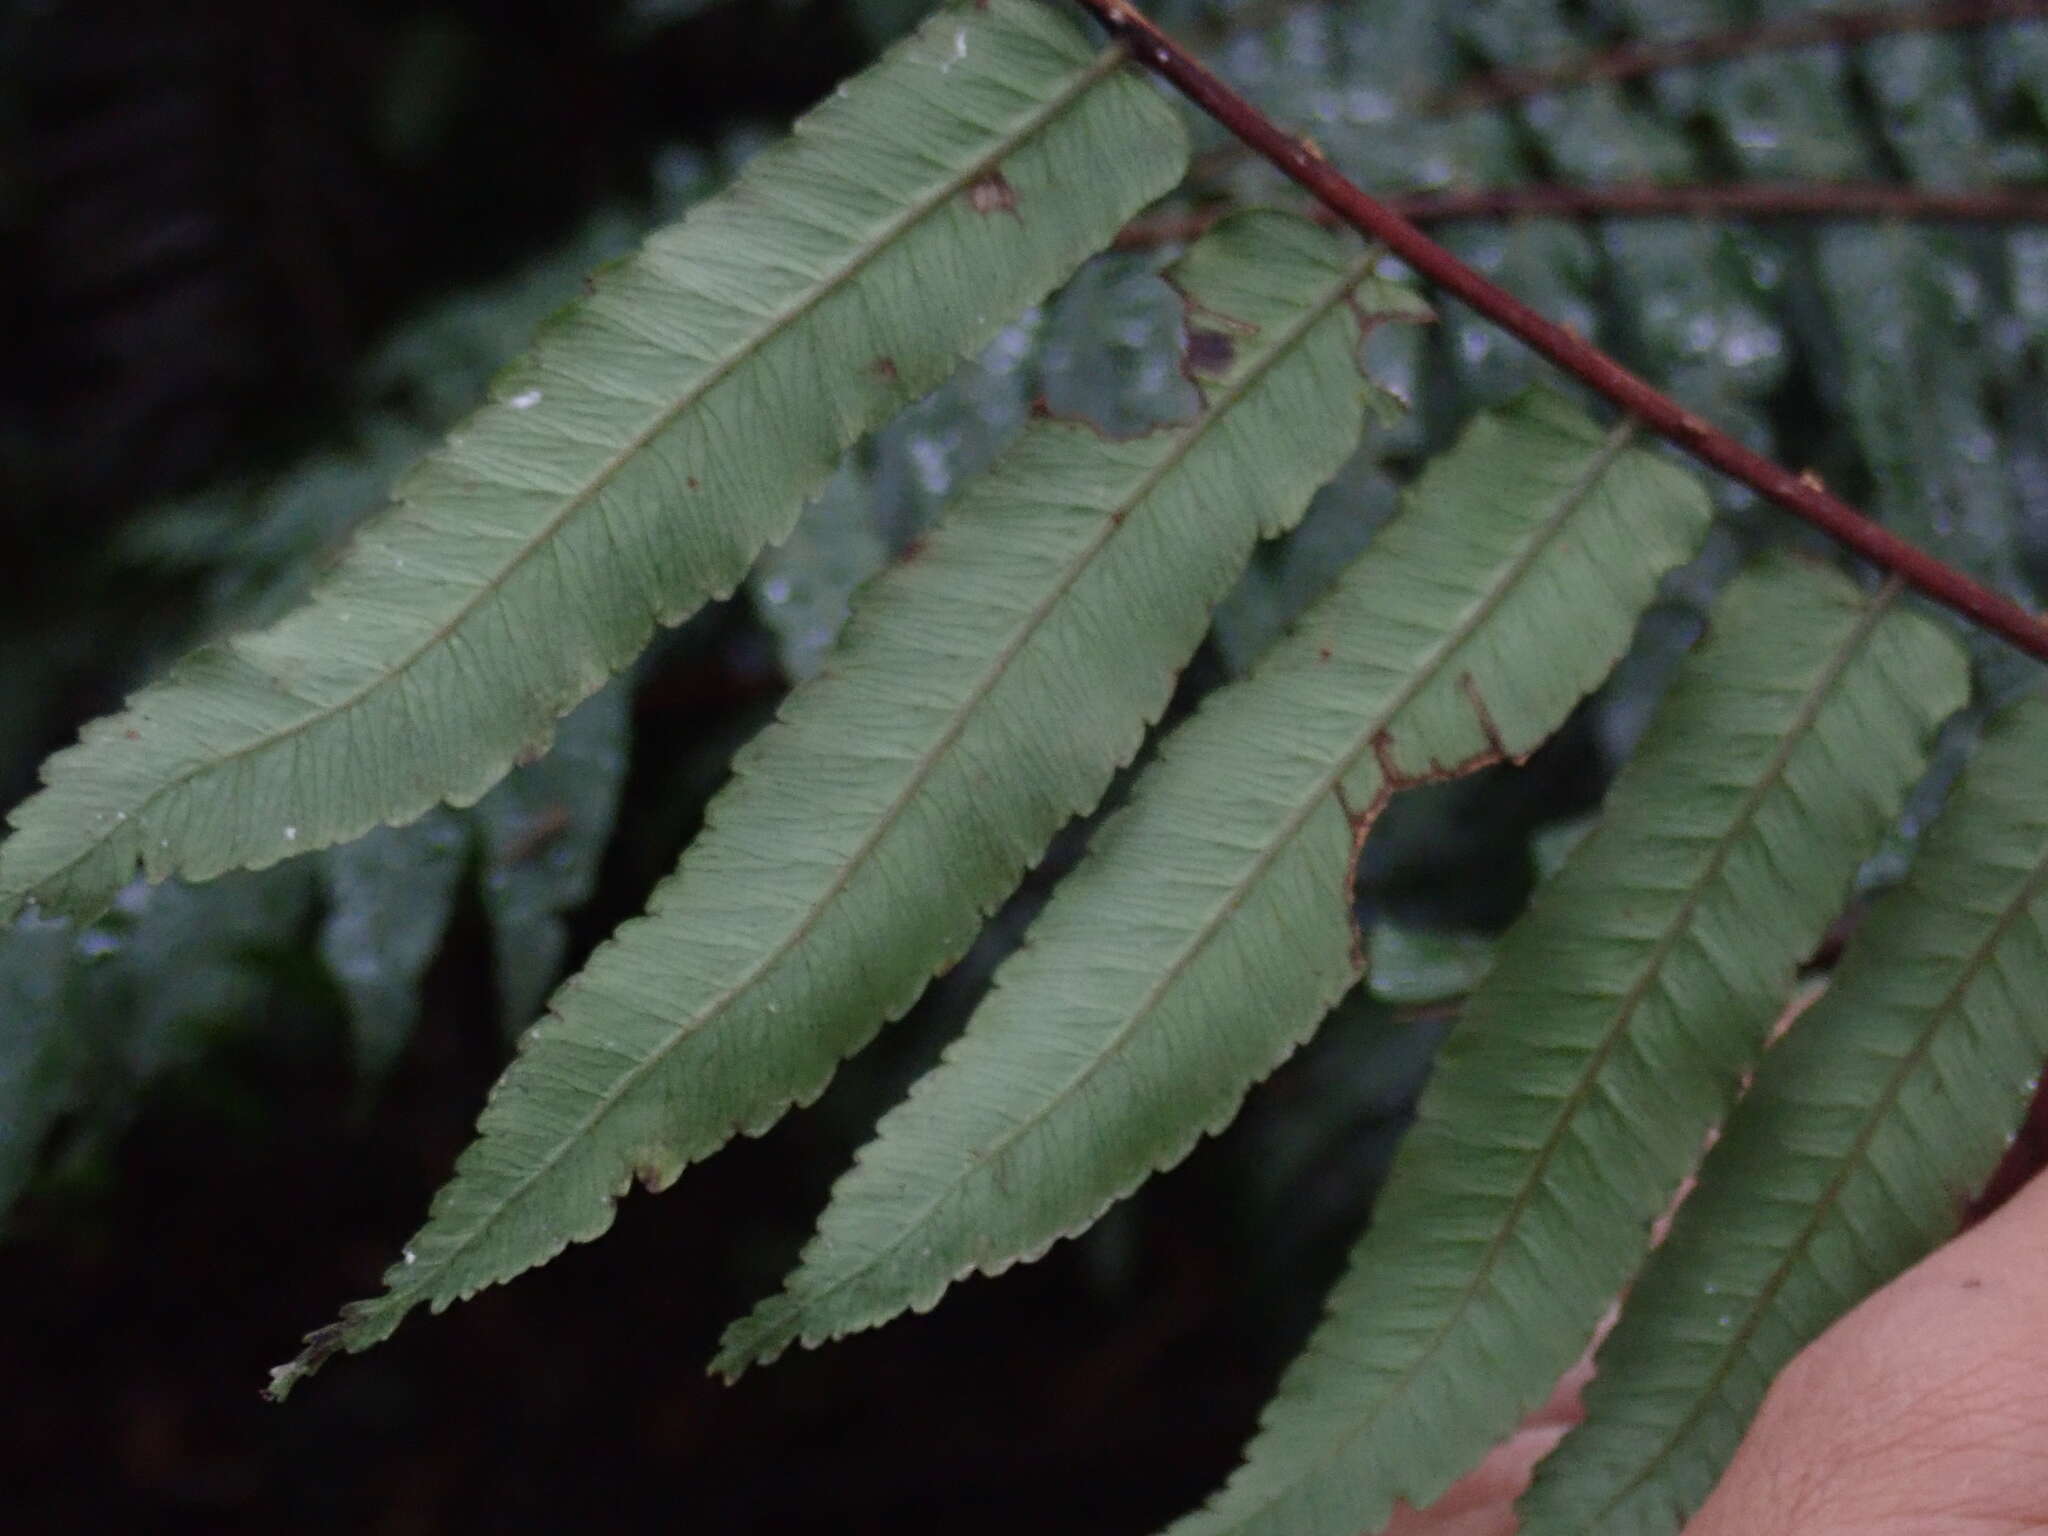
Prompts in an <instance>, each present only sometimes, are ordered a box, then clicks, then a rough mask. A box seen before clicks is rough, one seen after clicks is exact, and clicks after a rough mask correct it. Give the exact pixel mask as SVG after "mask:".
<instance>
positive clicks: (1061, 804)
mask: <svg viewBox="0 0 2048 1536" xmlns="http://www.w3.org/2000/svg"><path fill="white" fill-rule="evenodd" d="M1373 259H1374V258H1373V256H1372V255H1371V253H1366V252H1359V251H1355V250H1351V251H1347V250H1346V249H1345V248H1343V247H1341V246H1340V245H1339V244H1338V243H1337V242H1336V241H1335V240H1334V239H1332V238H1331V237H1330V236H1328V235H1325V234H1323V233H1321V232H1320V231H1317V230H1316V229H1314V228H1313V227H1312V226H1310V225H1308V224H1307V223H1305V222H1303V221H1301V220H1298V219H1294V218H1292V217H1289V216H1284V215H1279V214H1262V215H1261V214H1254V215H1248V216H1244V217H1241V218H1238V219H1234V220H1231V221H1229V222H1227V223H1226V224H1224V225H1222V226H1220V227H1219V228H1217V229H1216V230H1215V231H1213V232H1212V233H1211V234H1210V235H1209V236H1208V237H1207V238H1205V239H1204V240H1203V242H1202V243H1201V244H1200V245H1198V246H1197V247H1196V248H1195V249H1194V250H1193V251H1191V252H1190V253H1189V255H1188V256H1187V257H1186V258H1185V259H1184V260H1183V261H1182V262H1181V263H1180V265H1179V266H1178V267H1177V268H1176V269H1175V271H1174V273H1173V274H1172V275H1173V277H1174V280H1175V282H1176V285H1177V286H1178V287H1179V288H1180V290H1181V292H1182V293H1183V294H1184V295H1185V299H1186V305H1187V316H1188V320H1187V324H1188V327H1189V332H1190V345H1189V349H1188V360H1187V366H1188V370H1189V374H1190V377H1191V378H1192V379H1193V381H1194V383H1195V384H1196V386H1197V388H1198V389H1199V391H1200V392H1201V395H1202V397H1203V400H1204V402H1205V404H1204V408H1203V410H1202V411H1200V412H1199V413H1198V414H1197V415H1196V416H1195V417H1194V418H1193V419H1192V420H1190V421H1188V422H1185V423H1182V424H1179V425H1176V426H1173V427H1170V428H1166V429H1162V430H1160V431H1157V432H1154V433H1152V434H1149V435H1147V436H1145V437H1143V438H1137V439H1131V440H1128V441H1115V440H1111V439H1107V438H1104V437H1102V436H1101V435H1100V434H1098V433H1097V432H1096V431H1095V430H1094V429H1093V428H1092V427H1089V426H1085V425H1080V424H1076V423H1068V422H1061V421H1052V420H1045V421H1040V422H1037V423H1034V424H1033V426H1032V427H1030V428H1029V429H1028V430H1027V431H1026V433H1025V434H1024V435H1023V437H1022V438H1021V439H1020V440H1019V441H1018V442H1017V443H1016V444H1015V445H1014V446H1013V447H1012V448H1011V449H1010V450H1009V451H1008V452H1007V453H1006V454H1005V455H1004V456H1003V457H1002V458H1001V459H1000V460H999V461H998V462H997V463H996V464H995V466H994V467H993V468H992V469H991V470H990V472H989V473H988V474H987V475H986V476H984V477H982V478H981V479H979V480H977V481H976V482H974V483H973V484H972V485H971V486H970V488H969V489H968V491H967V492H966V493H965V494H964V495H963V497H962V499H961V501H960V502H959V503H958V505H957V506H956V507H955V508H954V509H953V511H952V513H951V515H950V516H949V517H948V519H947V520H946V521H945V522H944V523H943V524H942V525H941V526H940V527H939V529H938V530H937V531H936V532H934V533H933V534H932V535H931V536H930V537H929V538H928V539H927V540H926V541H925V542H924V544H923V546H922V547H921V548H920V549H919V550H918V551H917V552H916V554H915V556H914V558H912V559H911V560H910V561H909V562H908V563H906V564H904V565H901V566H899V567H897V568H895V569H893V570H891V571H889V572H888V573H886V574H885V575H884V576H883V577H882V578H881V579H880V580H879V581H878V582H877V583H875V584H874V585H873V586H872V587H870V588H869V589H867V591H866V592H865V593H864V594H863V595H862V597H861V598H860V600H858V602H857V603H856V607H855V611H854V614H853V617H852V619H851V621H850V622H849V624H848V627H847V629H846V632H845V634H844V635H843V636H842V637H841V640H840V644H839V648H838V650H837V651H836V652H835V653H834V654H833V656H832V658H831V659H830V661H829V662H828V664H827V666H826V667H825V669H824V670H823V671H822V672H821V673H820V674H819V675H818V676H817V677H816V678H814V679H813V680H812V681H811V682H809V683H807V684H806V685H804V686H803V687H802V688H800V689H799V690H798V691H797V692H796V693H794V694H793V695H792V696H791V697H790V699H789V700H788V702H787V703H786V704H785V706H784V708H783V711H782V715H781V718H780V719H779V721H778V722H777V723H776V724H775V725H773V726H771V727H770V728H769V729H768V730H767V731H765V732H764V733H763V734H762V735H761V736H760V737H759V738H758V739H757V740H756V741H755V742H753V743H752V744H750V745H749V746H748V747H747V748H746V749H745V750H744V751H743V752H742V753H741V754H740V757H739V759H738V761H737V763H736V764H735V776H734V782H733V783H732V784H731V785H730V786H729V787H728V789H727V790H726V791H725V792H724V793H723V794H722V795H721V796H720V797H719V798H718V799H717V800H716V801H715V802H714V803H713V805H712V807H711V809H710V812H709V814H708V816H707V826H706V830H705V832H704V834H703V836H702V837H700V838H699V840H698V841H697V843H696V844H695V845H694V846H693V847H692V848H691V849H690V850H689V851H688V852H687V853H686V854H685V856H684V858H683V861H682V863H681V865H680V867H679V868H678V870H677V872H676V874H675V875H674V876H673V877H671V879H670V880H668V881H667V882H666V883H664V884H663V886H662V887H661V888H660V889H659V890H657V891H656V893H655V895H654V897H653V900H652V901H651V902H650V904H649V909H648V915H647V916H646V917H645V918H642V919H639V920H637V921H635V922H632V923H628V924H627V925H626V926H625V927H623V928H622V929H620V931H619V933H618V934H617V935H616V936H615V937H614V939H613V940H612V941H611V942H610V943H608V944H606V945H605V946H604V947H603V948H602V949H600V950H599V951H598V952H597V954H596V955H595V956H594V957H593V958H592V960H591V962H590V964H589V966H588V967H587V968H586V969H585V970H584V971H583V973H582V974H581V975H579V976H578V977H576V978H575V979H573V980H572V981H571V982H570V983H569V984H568V985H566V986H565V987H564V988H563V989H562V990H561V992H560V993H558V994H557V996H556V998H555V999H554V1002H553V1005H552V1012H551V1014H550V1015H549V1016H548V1017H547V1018H546V1019H544V1020H543V1021H542V1022H541V1023H540V1024H539V1025H537V1026H536V1027H535V1028H534V1029H533V1030H532V1031H531V1032H530V1033H529V1035H528V1037H527V1039H526V1041H525V1042H524V1044H523V1048H522V1054H521V1056H520V1058H519V1060H518V1061H517V1062H515V1063H514V1065H513V1066H512V1068H511V1069H510V1070H509V1071H508V1072H507V1074H506V1075H505V1077H504V1079H503V1080H502V1081H501V1082H500V1083H499V1085H498V1087H497V1088H496V1089H495V1090H494V1091H493V1094H492V1098H491V1102H490V1104H489V1106H488V1107H487V1108H486V1109H485V1111H484V1115H483V1118H482V1121H481V1124H480V1128H479V1132H480V1134H479V1139H478V1140H477V1142H476V1143H475V1144H474V1145H473V1146H472V1147H471V1148H470V1149H469V1151H468V1152H466V1153H465V1154H464V1156H463V1158H462V1160H461V1162H460V1164H459V1165H458V1168H457V1171H456V1175H455V1177H454V1179H453V1181H452V1182H451V1183H450V1184H449V1185H448V1186H447V1187H446V1188H445V1189H444V1190H443V1191H442V1192H441V1194H440V1196H439V1197H438V1198H437V1199H436V1201H435V1204H434V1211H433V1216H432V1218H431V1220H430V1221H429V1222H428V1224H427V1226H426V1227H425V1228H424V1229H423V1230H422V1231H421V1232H420V1233H419V1235H418V1236H417V1237H416V1238H414V1240H413V1242H412V1244H411V1246H410V1247H409V1248H408V1250H407V1261H406V1263H404V1264H402V1265H399V1266H397V1267H395V1268H393V1269H392V1270H391V1271H390V1272H389V1274H388V1275H387V1276H386V1283H387V1285H388V1286H389V1287H390V1290H389V1291H388V1293H387V1294H386V1295H385V1296H383V1297H382V1298H379V1299H377V1300H375V1301H371V1302H363V1303H358V1304H356V1305H355V1306H353V1307H351V1308H349V1309H347V1311H346V1313H345V1314H344V1318H343V1321H342V1322H341V1323H339V1324H337V1325H336V1326H335V1328H334V1329H333V1330H329V1331H327V1332H325V1333H323V1334H322V1335H318V1336H316V1337H315V1340H314V1347H313V1349H312V1350H310V1351H309V1352H308V1355H307V1356H306V1357H305V1358H304V1359H302V1361H301V1362H298V1363H295V1364H294V1365H293V1366H290V1367H287V1368H285V1370H284V1371H283V1372H282V1373H280V1376H279V1390H282V1389H283V1388H284V1387H286V1386H288V1385H289V1383H290V1380H291V1378H292V1376H293V1375H295V1374H297V1373H298V1372H300V1371H301V1370H303V1369H304V1368H305V1367H306V1365H307V1363H308V1362H311V1361H317V1359H318V1358H319V1357H320V1356H321V1355H323V1354H325V1353H328V1352H331V1351H332V1350H333V1349H334V1348H336V1347H347V1348H361V1347H364V1346H366V1345H368V1344H370V1343H372V1342H374V1341H376V1340H377V1339H379V1338H382V1337H384V1336H385V1335H386V1334H388V1333H389V1332H390V1331H391V1329H392V1328H393V1327H395V1326H396V1325H397V1323H398V1321H399V1319H400V1318H402V1317H403V1316H404V1314H405V1313H406V1312H407V1311H409V1310H410V1309H411V1308H412V1307H414V1306H415V1305H417V1304H419V1303H420V1302H423V1301H425V1302H430V1303H432V1304H433V1305H434V1306H436V1307H440V1306H445V1305H446V1304H447V1303H448V1302H450V1301H453V1300H455V1299H457V1298H459V1297H462V1296H466V1295H469V1294H470V1293H472V1292H474V1291H476V1290H478V1289H479V1288H481V1287H483V1286H485V1285H488V1284H491V1283H493V1282H495V1281H499V1280H503V1279H506V1278H509V1277H510V1276H512V1275H515V1274H517V1273H519V1272H520V1271H521V1270H523V1269H526V1268H528V1267H530V1266H532V1265H534V1264H538V1263H541V1262H543V1261H545V1260H546V1259H548V1258H549V1257H551V1256H552V1255H554V1254H555V1253H557V1252H559V1251H560V1250H561V1249H562V1248H563V1247H564V1246H565V1245H566V1244H567V1243H568V1242H570V1241H572V1240H576V1239H581V1238H589V1237H594V1236H596V1235H597V1234H598V1233H600V1232H602V1231H603V1230H604V1229H605V1228H606V1227H607V1226H608V1225H609V1224H610V1221H611V1218H612V1209H613V1202H614V1200H615V1199H616V1198H617V1197H618V1196H619V1195H620V1194H621V1193H623V1192H624V1190H625V1188H626V1187H627V1186H628V1185H629V1184H630V1183H631V1182H632V1181H633V1180H635V1179H638V1180H639V1181H640V1182H641V1183H643V1184H645V1185H647V1186H648V1187H650V1188H660V1187H663V1186H665V1185H666V1184H668V1183H669V1182H670V1181H671V1180H673V1179H674V1178H675V1177H676V1175H677V1173H678V1172H679V1171H680V1170H681V1169H682V1168H683V1166H684V1165H685V1164H687V1163H689V1162H691V1161H694V1160H695V1159H697V1158H700V1157H703V1156H705V1155H707V1154H708V1153H710V1152H712V1151H714V1150H716V1149H717V1148H718V1147H719V1146H720V1145H722V1144H723V1143H724V1142H725V1141H726V1140H728V1139H729V1138H730V1137H731V1136H733V1135H734V1134H735V1133H736V1132H739V1131H747V1132H758V1131H761V1130H764V1129H766V1127H767V1126H768V1125H769V1124H771V1123H772V1122H773V1121H774V1120H775V1119H776V1118H777V1117H779V1116H780V1115H781V1114H782V1113H783V1112H784V1110H786V1109H787V1108H788V1107H789V1106H790V1105H791V1104H795V1103H802V1102H806V1101H808V1100H809V1099H811V1098H812V1097H814V1096H815V1095H816V1094H817V1093H818V1092H819V1091H821V1090H822V1088H823V1087H824V1085H825V1082H826V1081H827V1079H828V1078H829V1077H830V1075H831V1073H832V1071H833V1069H834V1067H835V1066H836V1065H837V1064H838V1062H839V1061H840V1060H841V1059H842V1058H843V1057H844V1056H846V1055H847V1054H848V1053H849V1052H851V1051H853V1050H856V1049H858V1048H859V1047H860V1046H861V1045H862V1044H864V1043H865V1042H866V1041H867V1040H868V1039H869V1038H870V1037H871V1036H872V1035H873V1033H874V1032H875V1030H876V1029H877V1028H878V1027H879V1026H880V1025H881V1024H882V1023H883V1022H884V1021H885V1020H887V1019H890V1018H894V1017H895V1016H897V1015H898V1014H900V1013H901V1012H902V1011H903V1010H904V1009H905V1008H907V1007H909V1005H910V1004H911V1003H912V1002H913V1001H914V1000H915V999H916V997H917V995H918V993H919V992H920V991H922V989H923V988H924V986H925V984H926V982H927V981H928V980H929V979H930V977H931V976H932V974H933V973H934V972H935V971H937V970H939V969H941V968H943V967H944V966H946V965H947V964H949V963H951V962H952V961H953V960H955V959H957V958H958V956H959V955H960V954H961V953H962V952H963V951H964V950H965V948H966V947H967V945H968V943H969V942H970V941H971V940H972V938H973V936H974V934H975V932H976V931H977V930H978V928H979V926H980V922H981V918H982V916H983V914H985V913H986V912H988V911H989V910H991V909H992V908H993V907H994V906H995V905H996V904H997V903H999V902H1000V901H1001V900H1002V899H1003V898H1004V897H1005V896H1006V895H1007V894H1008V893H1009V891H1010V890H1011V889H1012V888H1013V887H1014V885H1015V884H1016V882H1017V880H1018V878H1019V877H1020V876H1021V874H1022V872H1023V871H1024V869H1025V868H1026V867H1027V866H1028V865H1029V864H1030V862H1031V861H1032V860H1034V859H1036V858H1037V857H1038V856H1039V855H1040V853H1042V852H1043V850H1044V847H1045V844H1046V842H1047V841H1048V840H1049V839H1050V838H1051V836H1052V834H1053V833H1054V832H1055V831H1056V830H1057V829H1058V828H1059V826H1060V825H1061V824H1062V823H1063V822H1064V821H1066V820H1067V819H1068V818H1070V817H1071V816H1073V815H1074V814H1076V813H1077V812H1079V811H1082V810H1085V809H1087V808H1089V807H1090V806H1092V805H1093V804H1094V803H1095V802H1096V801H1097V800H1098V799H1099V798H1100V797H1101V795H1102V793H1103V791H1104V790H1105V789H1106V788H1107V787H1108V784H1109V780H1110V777H1111V775H1112V774H1113V773H1114V772H1115V770H1116V769H1117V768H1118V767H1119V766H1121V765H1122V764H1123V763H1125V762H1128V761H1129V760H1130V758H1131V756H1132V755H1133V754H1134V753H1135V752H1136V751H1137V748H1138V745H1139V743H1140V741H1141V740H1142V737H1143V733H1144V729H1145V726H1146V724H1147V723H1148V722H1149V721H1151V720H1153V719H1156V718H1157V716H1158V714H1159V712H1160V711H1161V710H1162V709H1163V708H1164V707H1165V705H1166V702H1167V699H1168V697H1169V695H1170V693H1171V691H1172V686H1173V680H1174V678H1175V676H1176V675H1177V673H1178V671H1179V669H1180V668H1181V666H1182V665H1183V664H1185V662H1186V660H1187V658H1188V656H1189V655H1190V654H1191V653H1192V652H1193V650H1194V648H1195V646H1196V645H1197V644H1198V643H1199V642H1200V640H1201V637H1202V633H1203V630H1204V628H1205V627H1206V624H1207V620H1208V613H1209V609H1210V607H1211V605H1213V604H1214V603H1215V602H1216V601H1217V600H1218V599H1219V598H1220V597H1221V596H1222V595H1223V593H1224V592H1225V591H1227V590H1228V588H1229V586H1230V584H1231V582H1233V581H1234V580H1235V579H1236V578H1237V576H1238V575H1239V573H1240V572H1241V571H1242V569H1243V567H1244V564H1245V562H1246V560H1247V558H1248V557H1249V554H1250V551H1251V548H1252V546H1253V544H1254V543H1255V542H1256V540H1257V539H1259V538H1260V537H1261V536H1264V535H1269V534H1272V533H1275V532H1278V531H1280V530H1281V529H1284V528H1286V527H1288V526H1290V525H1292V524H1293V523H1294V522H1295V521H1296V520H1297V519H1298V518H1299V517H1300V516H1301V513H1302V511H1303V510H1304V508H1305V507H1306V506H1307V504H1308V500H1309V497H1310V496H1311V495H1312V494H1313V493H1314V491H1315V489H1316V487H1317V486H1318V485H1319V484H1321V483H1322V482H1323V481H1324V480H1326V479H1328V478H1329V477H1330V476H1331V475H1333V474H1334V473H1335V472H1336V471H1337V469H1338V468H1339V467H1341V465H1342V464H1343V463H1344V461H1345V460H1346V459H1347V458H1348V457H1350V455H1351V454H1352V453H1353V452H1354V451H1355V450H1356V447H1357V444H1358V440H1359V436H1360V434H1361V432H1362V431H1363V429H1364V427H1365V426H1366V424H1367V422H1368V420H1369V419H1371V417H1372V416H1373V414H1374V412H1375V410H1376V409H1385V408H1389V407H1390V406H1391V402H1390V401H1389V400H1388V398H1387V397H1385V396H1384V395H1382V394H1381V393H1380V392H1379V391H1377V390H1376V389H1374V388H1373V387H1371V386H1370V385H1369V384H1368V383H1367V381H1366V379H1365V378H1364V376H1363V374H1362V372H1361V362H1360V352H1361V345H1360V344H1361V340H1362V336H1361V332H1362V331H1363V330H1364V329H1365V328H1367V327H1369V326H1370V325H1372V324H1375V323H1378V322H1379V321H1381V320H1385V319H1390V318H1405V319H1411V320H1412V319H1415V318H1418V317H1419V316H1420V315H1422V314H1424V313H1426V311H1424V309H1423V307H1422V306H1421V304H1420V302H1419V301H1418V300H1416V299H1415V298H1414V297H1413V296H1412V295H1411V294H1409V293H1408V292H1406V291H1405V290H1403V289H1399V288H1395V287H1391V286H1389V285H1387V284H1385V283H1382V282H1378V281H1376V280H1373V279H1371V278H1369V277H1368V275H1367V274H1368V272H1369V269H1370V267H1371V265H1372V262H1373Z"/></svg>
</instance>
